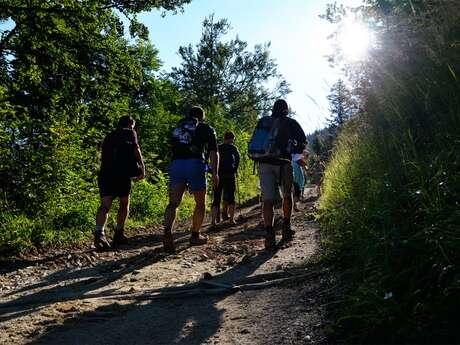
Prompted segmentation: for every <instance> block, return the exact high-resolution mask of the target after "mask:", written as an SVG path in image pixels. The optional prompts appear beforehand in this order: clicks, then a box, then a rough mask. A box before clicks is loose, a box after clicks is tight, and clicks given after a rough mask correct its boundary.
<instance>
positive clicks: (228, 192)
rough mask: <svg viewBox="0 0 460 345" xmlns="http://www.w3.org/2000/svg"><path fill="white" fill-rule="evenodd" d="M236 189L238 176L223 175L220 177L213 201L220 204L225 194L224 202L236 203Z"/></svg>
mask: <svg viewBox="0 0 460 345" xmlns="http://www.w3.org/2000/svg"><path fill="white" fill-rule="evenodd" d="M235 190H236V178H235V176H231V177H221V178H220V179H219V185H218V186H217V188H216V189H214V200H213V202H212V205H213V206H219V205H220V199H221V197H222V194H224V202H226V203H228V204H229V205H234V204H235Z"/></svg>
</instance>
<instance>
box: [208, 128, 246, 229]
mask: <svg viewBox="0 0 460 345" xmlns="http://www.w3.org/2000/svg"><path fill="white" fill-rule="evenodd" d="M234 142H235V133H233V132H231V131H230V132H226V133H225V135H224V142H223V144H220V145H219V185H218V186H217V188H215V189H214V199H213V203H212V220H211V226H212V227H215V226H216V225H217V223H219V222H220V201H221V198H222V194H223V207H222V220H224V221H226V220H228V222H229V224H231V225H235V224H236V222H235V190H236V178H237V174H238V166H239V165H240V152H239V151H238V148H237V147H236V146H235V145H233V143H234Z"/></svg>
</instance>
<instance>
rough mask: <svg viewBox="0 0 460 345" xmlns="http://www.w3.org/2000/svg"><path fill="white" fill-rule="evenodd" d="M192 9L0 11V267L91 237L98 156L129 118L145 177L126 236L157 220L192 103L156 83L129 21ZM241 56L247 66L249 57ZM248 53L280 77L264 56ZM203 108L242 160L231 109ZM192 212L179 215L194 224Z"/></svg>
mask: <svg viewBox="0 0 460 345" xmlns="http://www.w3.org/2000/svg"><path fill="white" fill-rule="evenodd" d="M189 2H190V0H163V1H135V2H134V1H110V0H109V1H107V0H94V1H71V0H69V1H59V2H54V1H46V2H43V1H38V0H37V1H35V0H33V1H19V0H7V1H2V3H1V5H0V25H1V26H0V29H1V32H0V53H1V54H0V76H1V78H0V194H1V198H0V256H1V255H5V254H8V253H16V252H18V251H22V250H26V249H28V248H32V247H36V246H42V245H44V244H50V243H62V242H67V241H75V240H79V239H81V238H85V237H87V236H88V235H90V234H91V231H92V228H93V226H94V224H93V223H94V215H95V212H96V209H97V206H98V202H99V201H98V193H97V185H96V173H97V170H98V168H99V158H100V157H99V152H100V146H101V143H102V139H103V137H104V136H105V135H106V134H107V133H108V132H109V131H110V130H112V129H113V128H114V125H115V123H116V121H117V119H118V118H119V117H120V116H121V115H125V114H129V115H131V116H133V117H134V118H135V119H136V120H137V130H138V133H139V138H140V145H141V149H142V152H143V155H144V156H145V160H146V165H147V170H148V172H149V177H148V180H147V181H143V182H141V183H136V185H135V189H134V193H133V200H132V211H131V217H130V225H133V224H139V223H147V222H158V221H161V218H162V213H163V211H164V208H165V204H166V202H167V175H166V172H167V162H168V159H169V155H170V150H169V139H168V138H169V132H170V130H171V128H172V126H174V124H175V123H176V121H177V120H178V119H179V117H180V115H178V114H181V113H182V112H183V111H185V110H186V105H190V103H191V102H197V101H199V99H197V98H190V97H189V94H188V93H186V92H184V90H183V89H181V88H180V87H177V86H176V85H175V84H176V80H172V81H171V80H169V79H168V78H161V77H159V74H158V73H157V72H158V71H159V68H160V67H161V66H160V63H159V60H158V58H157V51H156V49H155V48H154V47H153V45H152V43H151V42H150V41H149V40H148V31H147V29H146V27H145V26H144V25H143V24H142V23H139V22H138V21H137V20H136V13H138V12H140V11H144V10H150V9H153V8H157V9H163V10H178V9H179V10H180V9H182V6H183V5H184V4H187V3H189ZM123 16H124V17H125V19H127V20H124V21H123V20H122V17H123ZM124 23H125V24H124ZM126 23H127V24H126ZM223 34H224V32H222V33H220V34H219V35H218V36H216V37H215V38H216V42H215V43H216V46H218V45H219V46H222V47H226V45H225V44H223V43H219V41H218V40H217V39H220V38H222V36H223ZM204 35H206V30H205V31H204ZM238 42H239V43H238V45H239V46H240V47H242V46H244V45H245V43H244V42H242V41H238ZM232 54H233V53H232ZM238 54H242V55H243V56H252V55H251V53H246V52H245V51H244V49H240V50H238ZM254 54H255V56H258V58H259V59H264V58H265V59H266V60H265V63H266V64H267V69H266V71H269V72H271V73H272V74H274V75H275V76H277V77H279V76H278V74H277V72H276V65H275V64H274V62H273V60H271V59H269V58H268V50H267V48H260V49H259V53H254ZM257 54H258V55H257ZM259 63H260V66H261V67H262V68H264V63H263V62H260V61H259ZM219 67H221V66H220V65H219V66H216V73H221V72H222V71H219V70H218V69H217V68H219ZM250 67H251V66H249V67H248V68H250ZM268 74H270V73H268ZM270 76H271V75H270ZM190 77H191V78H192V77H195V76H194V75H192V76H190ZM264 80H265V79H264V78H263V77H258V79H257V80H256V81H255V82H254V83H253V84H252V87H253V88H255V89H257V90H259V89H260V90H262V89H263V83H264ZM201 82H204V81H203V80H201ZM205 85H207V84H201V85H198V86H200V87H201V88H203V87H205ZM197 90H198V89H197ZM201 94H202V93H200V95H201ZM203 102H204V101H203ZM204 105H205V107H206V110H207V113H208V114H209V116H208V119H209V121H210V122H211V123H212V124H213V125H215V126H216V127H217V129H218V133H219V134H220V135H221V134H223V131H224V130H226V129H234V130H237V132H238V133H237V136H238V143H239V144H240V146H241V149H242V151H243V155H244V149H245V145H246V144H245V143H246V142H247V140H248V132H247V131H245V130H243V128H242V127H238V125H237V121H235V119H234V118H232V117H231V116H229V115H228V114H229V109H228V108H227V104H224V103H222V102H220V101H218V100H217V101H216V102H214V103H213V104H211V105H210V104H207V103H205V102H204ZM247 124H248V125H250V122H248V123H247ZM248 128H249V127H248ZM250 170H251V167H250V166H249V162H246V161H243V171H242V175H243V176H244V179H242V181H244V183H243V185H242V186H241V194H242V195H241V197H242V198H247V197H249V196H251V195H253V194H254V193H255V178H254V177H251V176H250V174H249V171H250ZM189 201H190V200H188V201H187V200H186V202H185V204H184V206H183V207H182V211H181V212H182V216H185V215H187V214H190V203H189Z"/></svg>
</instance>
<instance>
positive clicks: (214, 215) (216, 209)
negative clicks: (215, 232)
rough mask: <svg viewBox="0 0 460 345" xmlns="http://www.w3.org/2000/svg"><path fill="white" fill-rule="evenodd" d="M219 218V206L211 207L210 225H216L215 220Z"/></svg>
mask: <svg viewBox="0 0 460 345" xmlns="http://www.w3.org/2000/svg"><path fill="white" fill-rule="evenodd" d="M218 218H219V206H213V207H212V208H211V225H212V226H215V225H216V224H217V219H218Z"/></svg>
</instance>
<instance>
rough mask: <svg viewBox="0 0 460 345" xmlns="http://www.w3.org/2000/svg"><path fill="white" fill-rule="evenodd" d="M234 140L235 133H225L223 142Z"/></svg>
mask: <svg viewBox="0 0 460 345" xmlns="http://www.w3.org/2000/svg"><path fill="white" fill-rule="evenodd" d="M229 139H235V133H233V132H232V131H228V132H225V134H224V140H229Z"/></svg>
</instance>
